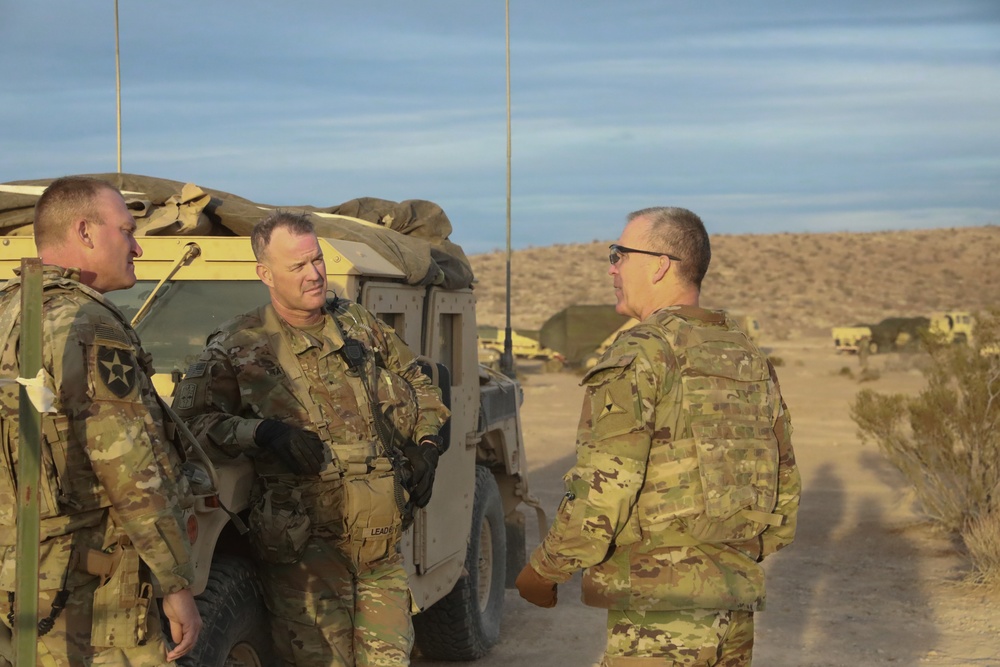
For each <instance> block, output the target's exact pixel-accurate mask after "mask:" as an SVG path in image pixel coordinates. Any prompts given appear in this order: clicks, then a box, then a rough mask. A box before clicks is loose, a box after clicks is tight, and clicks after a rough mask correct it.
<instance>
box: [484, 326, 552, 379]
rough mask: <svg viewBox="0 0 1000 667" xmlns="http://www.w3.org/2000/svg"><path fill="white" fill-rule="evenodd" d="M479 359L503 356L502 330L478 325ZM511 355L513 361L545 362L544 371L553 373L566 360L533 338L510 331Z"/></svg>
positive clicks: (503, 334)
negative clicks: (531, 360)
mask: <svg viewBox="0 0 1000 667" xmlns="http://www.w3.org/2000/svg"><path fill="white" fill-rule="evenodd" d="M477 331H478V335H479V348H480V358H481V359H487V360H490V361H492V360H493V359H498V358H499V357H498V356H497V355H499V354H503V347H504V336H505V333H504V330H503V329H501V328H499V327H491V326H488V325H480V326H479V327H478V330H477ZM510 341H511V354H512V355H514V358H515V359H535V360H542V361H544V362H545V364H544V366H545V370H546V371H547V372H549V373H555V372H557V371H560V370H562V367H563V363H564V362H565V361H566V358H565V357H563V355H561V354H559V353H558V352H556V351H554V350H550V349H549V348H547V347H544V346H542V344H541V343H539V342H538V340H536V339H535V338H532V337H530V336H526V335H524V334H522V333H521V332H519V331H514V330H511V332H510Z"/></svg>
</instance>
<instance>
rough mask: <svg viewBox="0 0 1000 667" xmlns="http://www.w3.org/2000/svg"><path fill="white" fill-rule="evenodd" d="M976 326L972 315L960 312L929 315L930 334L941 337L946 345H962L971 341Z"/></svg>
mask: <svg viewBox="0 0 1000 667" xmlns="http://www.w3.org/2000/svg"><path fill="white" fill-rule="evenodd" d="M975 325H976V320H975V317H973V315H972V313H968V312H962V311H951V312H940V313H933V314H932V315H931V324H930V332H931V334H934V335H938V336H942V337H943V339H944V341H945V342H946V343H956V344H964V343H969V342H971V341H972V330H973V328H974V327H975Z"/></svg>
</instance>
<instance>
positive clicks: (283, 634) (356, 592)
mask: <svg viewBox="0 0 1000 667" xmlns="http://www.w3.org/2000/svg"><path fill="white" fill-rule="evenodd" d="M352 570H354V568H353V567H352V566H351V564H350V563H349V560H348V559H347V558H346V557H345V556H344V555H343V554H342V553H341V552H340V551H339V550H338V549H336V548H335V547H334V546H333V544H332V543H331V542H328V541H324V540H319V539H316V538H310V539H309V542H308V543H307V544H306V548H305V553H304V554H303V556H302V558H301V560H299V561H298V562H297V563H292V564H290V565H272V564H267V565H263V566H262V567H261V568H260V574H261V582H262V583H263V587H264V598H265V601H266V602H267V607H268V610H269V611H270V616H271V632H272V634H273V636H274V642H275V646H276V648H277V651H278V655H279V657H280V658H281V660H282V661H283V664H284V665H287V666H289V667H290V666H292V665H294V666H296V667H312V666H314V665H315V666H316V667H319V666H320V665H322V666H323V667H327V666H330V665H336V666H341V665H343V666H347V667H353V666H354V665H357V666H358V667H389V666H392V667H398V666H399V665H409V664H410V651H411V649H412V648H413V620H412V618H411V617H410V589H409V584H408V582H407V578H406V571H405V570H403V556H402V555H401V554H399V553H393V554H392V555H391V556H389V557H388V558H385V559H383V560H381V561H378V562H376V563H374V564H373V565H371V566H370V567H369V568H366V569H364V570H363V571H352Z"/></svg>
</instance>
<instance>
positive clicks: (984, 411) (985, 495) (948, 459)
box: [851, 311, 1000, 579]
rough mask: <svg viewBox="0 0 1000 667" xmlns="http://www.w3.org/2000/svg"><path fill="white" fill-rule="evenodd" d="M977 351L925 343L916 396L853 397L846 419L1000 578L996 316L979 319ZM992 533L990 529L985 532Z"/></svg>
mask: <svg viewBox="0 0 1000 667" xmlns="http://www.w3.org/2000/svg"><path fill="white" fill-rule="evenodd" d="M978 321H979V325H978V326H977V327H976V332H975V341H976V344H975V345H947V344H945V343H943V342H941V341H940V340H939V341H935V340H931V339H928V340H927V341H925V345H926V346H927V350H928V352H929V354H930V361H929V363H928V364H927V366H926V367H925V368H922V369H921V370H922V373H923V374H924V377H925V378H926V381H927V385H926V387H925V388H924V389H923V390H922V391H921V392H920V393H919V394H917V395H916V396H907V395H903V394H894V395H883V394H879V393H877V392H874V391H872V390H870V389H865V390H863V391H861V392H859V393H858V395H857V397H856V399H855V401H854V403H853V404H852V405H851V417H852V419H854V421H855V422H856V423H857V425H858V427H859V429H860V433H861V437H862V439H863V440H866V441H867V440H872V441H874V442H875V443H876V444H877V445H878V447H879V449H880V450H881V451H882V453H883V454H884V455H885V456H886V458H887V459H888V460H889V461H890V462H891V463H892V464H893V465H894V466H895V467H896V468H898V469H899V470H900V472H902V474H903V476H904V477H905V478H906V480H907V482H908V483H909V484H911V485H912V486H913V488H914V490H915V492H916V497H917V500H918V502H919V503H920V508H921V510H922V511H923V512H924V513H925V514H926V515H927V516H928V517H929V518H931V519H932V520H934V521H936V522H938V523H940V524H941V525H942V526H943V527H945V528H946V529H947V530H949V531H951V532H954V533H958V534H959V535H960V536H961V537H962V539H963V541H964V542H965V544H966V546H967V547H968V549H969V554H970V557H971V558H972V559H973V562H974V566H975V567H976V569H977V571H978V572H979V573H980V575H981V577H982V578H984V579H989V578H994V577H1000V531H998V528H1000V504H998V503H1000V356H998V355H991V354H983V353H982V351H983V350H984V349H986V350H990V349H991V347H992V346H994V345H996V344H997V341H998V340H1000V336H998V333H1000V311H998V312H992V313H988V314H985V315H983V316H981V317H980V318H979V320H978ZM990 531H993V533H992V534H990Z"/></svg>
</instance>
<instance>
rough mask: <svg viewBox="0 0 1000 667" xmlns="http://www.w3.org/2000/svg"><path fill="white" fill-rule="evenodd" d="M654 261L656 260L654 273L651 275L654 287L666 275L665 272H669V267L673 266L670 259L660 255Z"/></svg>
mask: <svg viewBox="0 0 1000 667" xmlns="http://www.w3.org/2000/svg"><path fill="white" fill-rule="evenodd" d="M656 259H657V263H656V271H655V272H654V273H653V284H654V285H655V284H656V283H658V282H660V281H661V280H663V277H664V276H665V275H667V271H669V270H670V267H671V266H672V265H673V262H672V261H671V259H670V258H669V257H667V256H666V255H660V256H659V257H657V258H656Z"/></svg>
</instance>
